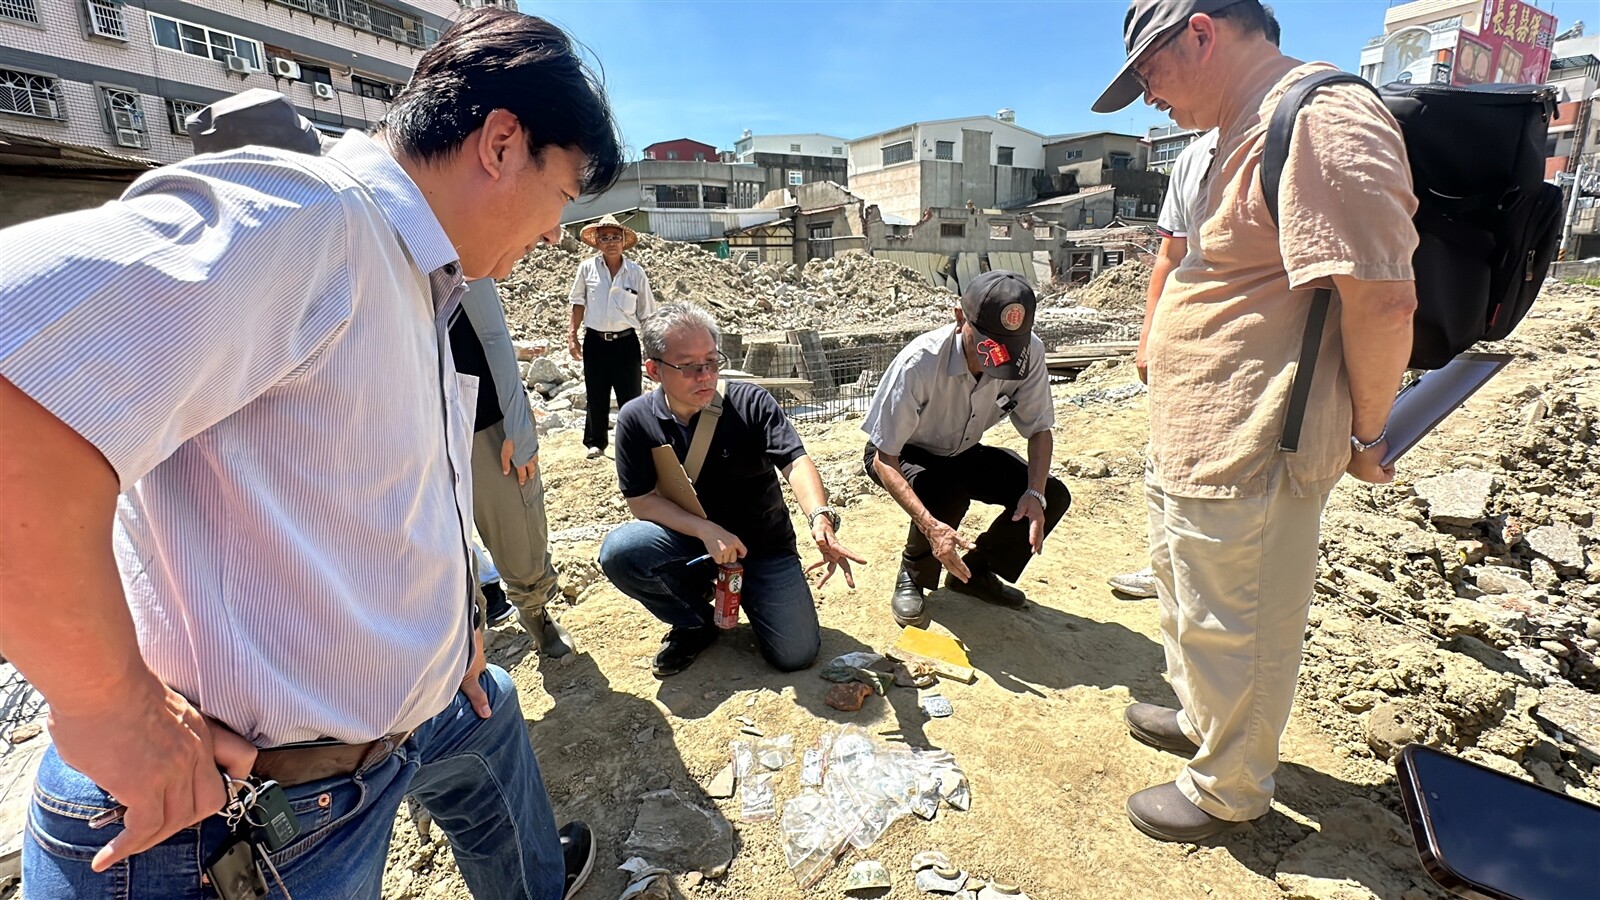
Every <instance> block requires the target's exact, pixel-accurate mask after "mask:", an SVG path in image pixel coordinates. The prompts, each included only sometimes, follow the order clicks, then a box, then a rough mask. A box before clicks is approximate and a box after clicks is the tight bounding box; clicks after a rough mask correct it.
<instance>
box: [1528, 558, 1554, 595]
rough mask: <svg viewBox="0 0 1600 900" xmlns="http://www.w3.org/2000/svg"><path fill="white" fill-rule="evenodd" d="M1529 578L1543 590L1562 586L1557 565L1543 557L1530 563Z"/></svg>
mask: <svg viewBox="0 0 1600 900" xmlns="http://www.w3.org/2000/svg"><path fill="white" fill-rule="evenodd" d="M1528 578H1529V580H1530V581H1532V582H1533V586H1534V587H1536V588H1538V589H1539V590H1541V591H1553V590H1555V589H1557V588H1559V587H1561V576H1560V575H1558V574H1556V567H1555V566H1552V565H1550V563H1548V562H1546V561H1545V560H1542V559H1536V560H1533V561H1532V562H1530V563H1528Z"/></svg>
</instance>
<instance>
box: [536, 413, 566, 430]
mask: <svg viewBox="0 0 1600 900" xmlns="http://www.w3.org/2000/svg"><path fill="white" fill-rule="evenodd" d="M533 426H534V430H535V431H537V432H539V433H540V434H549V433H550V432H552V431H558V430H560V429H562V428H565V427H567V420H566V419H563V418H561V416H560V415H558V414H556V413H553V412H547V413H545V414H544V415H542V416H539V415H535V416H534V419H533Z"/></svg>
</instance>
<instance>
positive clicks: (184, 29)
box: [150, 13, 266, 72]
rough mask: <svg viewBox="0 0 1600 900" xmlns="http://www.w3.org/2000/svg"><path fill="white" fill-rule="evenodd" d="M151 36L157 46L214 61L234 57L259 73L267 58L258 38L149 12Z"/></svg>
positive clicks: (224, 60) (222, 60)
mask: <svg viewBox="0 0 1600 900" xmlns="http://www.w3.org/2000/svg"><path fill="white" fill-rule="evenodd" d="M150 39H151V41H152V42H153V43H154V44H155V45H156V46H157V47H162V48H164V49H167V50H174V51H177V52H178V53H187V54H189V55H190V56H199V57H202V58H205V59H214V60H216V61H217V62H227V61H228V57H230V56H237V57H239V58H241V59H243V60H244V61H245V63H246V64H247V65H248V66H249V67H250V68H252V69H255V70H256V71H258V72H259V71H261V61H262V60H263V59H266V51H265V50H264V49H263V48H262V46H261V42H260V41H255V40H251V39H250V38H247V37H240V36H238V35H236V34H229V33H228V32H226V31H218V30H216V29H215V28H206V27H204V26H201V25H195V24H194V23H192V22H184V21H182V20H180V19H173V18H170V17H168V16H158V15H156V14H155V13H151V14H150Z"/></svg>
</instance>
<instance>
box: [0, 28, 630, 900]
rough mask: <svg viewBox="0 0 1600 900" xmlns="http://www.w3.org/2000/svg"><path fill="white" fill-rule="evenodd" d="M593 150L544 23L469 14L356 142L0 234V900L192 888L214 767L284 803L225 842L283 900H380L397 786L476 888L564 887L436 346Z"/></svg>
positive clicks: (467, 431)
mask: <svg viewBox="0 0 1600 900" xmlns="http://www.w3.org/2000/svg"><path fill="white" fill-rule="evenodd" d="M620 165H621V151H620V147H619V145H618V141H617V137H616V133H615V128H614V125H613V123H612V119H611V114H610V111H609V109H608V106H607V103H606V100H605V97H604V95H603V92H602V91H601V89H600V87H599V85H598V84H597V82H596V81H595V80H594V78H593V77H592V76H591V75H590V73H589V70H588V69H587V67H586V66H585V65H584V64H583V62H582V61H581V60H580V59H579V58H578V57H577V56H576V54H575V52H574V50H573V46H572V44H571V42H570V40H569V39H568V37H567V36H566V35H565V34H564V33H562V32H561V31H560V30H559V29H557V28H555V27H554V26H552V25H550V24H549V23H547V22H544V21H542V20H540V19H536V18H533V17H531V16H524V15H519V14H516V13H510V12H506V11H503V10H480V11H475V12H470V13H467V14H465V15H463V17H462V18H461V19H460V20H459V21H458V22H457V24H456V25H455V26H454V27H453V28H451V29H450V31H449V32H448V33H447V34H446V35H445V36H444V37H443V38H442V39H441V40H440V42H439V44H438V45H436V46H435V47H434V48H433V49H431V50H429V51H428V52H427V53H426V54H424V55H423V57H422V59H421V60H420V61H419V63H418V66H417V69H416V72H415V74H414V76H413V78H412V80H411V82H410V84H409V85H408V86H407V88H406V90H405V91H404V92H403V93H402V94H401V96H400V97H399V98H398V99H397V101H396V103H395V105H394V107H393V109H392V110H391V111H390V113H389V115H388V117H387V118H386V119H385V121H384V122H383V123H382V125H381V126H380V127H379V129H378V130H377V133H376V134H375V135H374V136H373V137H367V136H366V135H363V134H358V133H353V134H350V135H347V136H346V137H344V138H343V139H342V140H340V141H339V142H338V144H337V145H336V146H335V147H334V148H332V149H331V150H330V151H329V152H328V153H327V154H326V156H324V157H321V158H318V157H313V156H307V155H302V154H298V153H293V152H288V151H282V150H270V149H265V148H260V147H251V148H245V149H242V150H237V151H233V152H230V153H225V154H216V155H204V156H198V157H195V158H193V159H191V160H188V161H186V162H184V163H181V164H179V165H175V166H170V167H167V168H164V169H161V170H158V171H156V172H153V173H150V174H149V175H147V176H145V177H144V178H142V179H140V181H138V182H136V183H135V184H134V186H133V187H132V188H130V189H129V191H128V192H127V193H126V194H125V195H124V196H123V197H122V198H121V199H120V200H118V201H114V202H112V203H108V204H106V205H105V206H103V207H101V208H99V209H95V210H89V211H85V212H80V213H73V214H70V215H66V216H60V217H56V218H52V219H45V220H41V221H37V222H32V223H28V224H25V225H21V226H18V227H16V228H12V229H9V230H6V231H3V232H0V447H3V448H4V449H3V452H0V509H4V510H5V511H6V514H5V515H4V516H3V517H0V622H4V623H5V624H4V627H3V628H0V654H3V655H4V656H5V657H7V658H8V659H10V660H11V661H12V662H13V663H14V664H15V665H16V666H17V668H18V669H20V670H21V671H22V672H23V674H24V675H26V676H27V677H28V678H29V679H30V680H31V681H32V682H33V683H34V685H35V686H36V687H37V688H38V689H39V690H40V692H41V693H43V694H44V696H45V698H46V699H47V700H48V701H49V702H50V705H51V720H50V726H51V733H52V737H53V739H54V741H55V747H54V749H53V750H52V751H51V752H50V753H48V754H47V755H46V757H45V759H44V762H43V764H42V766H41V769H40V773H39V776H38V785H37V789H36V791H35V800H34V805H33V809H32V810H31V813H30V826H29V839H28V843H27V845H26V847H25V850H24V879H25V880H26V882H27V884H28V894H29V896H30V897H45V898H54V897H81V896H107V895H110V894H111V893H112V892H113V891H114V890H115V891H116V892H117V895H118V896H135V897H160V898H169V897H178V898H187V897H202V896H212V895H213V892H212V888H211V887H209V886H208V885H207V884H206V882H205V881H204V880H203V879H202V870H203V869H204V868H205V867H206V866H207V865H208V863H209V862H210V861H211V860H212V858H213V857H214V856H216V855H217V854H218V853H219V852H220V851H222V850H223V849H225V848H226V847H228V846H229V843H230V827H229V826H228V824H227V823H226V821H225V819H224V818H223V817H220V816H217V815H215V813H216V812H217V811H218V810H219V809H220V808H222V806H223V804H224V799H225V782H224V778H223V775H222V774H221V773H222V772H226V773H227V774H228V775H230V776H232V777H234V778H246V777H254V778H256V779H258V780H266V779H272V780H276V781H277V782H278V783H279V784H281V785H283V786H284V787H285V788H287V792H286V799H287V803H288V805H289V808H290V809H291V810H292V811H293V812H294V814H295V818H296V819H297V820H298V823H299V826H300V834H299V836H298V837H297V838H295V839H293V840H291V841H290V842H289V843H287V844H286V845H284V846H282V847H280V848H278V849H276V850H274V851H272V852H270V853H268V852H267V851H266V850H265V849H260V850H258V851H257V855H258V858H260V857H266V859H265V860H264V861H265V862H269V863H270V865H268V866H266V869H267V870H268V871H269V872H270V873H271V874H272V876H273V877H281V880H282V885H281V887H282V888H284V889H286V890H285V892H286V893H290V894H294V895H296V896H301V897H305V896H329V897H334V896H337V897H376V896H378V892H379V889H380V886H381V882H382V873H383V863H384V857H385V852H386V850H387V846H388V838H389V833H390V829H391V827H392V824H393V821H394V816H395V812H396V810H397V809H398V807H399V804H400V801H401V800H402V799H403V798H404V797H406V796H408V795H409V796H411V797H414V798H415V799H417V800H418V801H419V802H420V803H421V804H422V805H423V806H424V807H425V808H426V809H427V810H428V811H429V812H430V813H431V814H432V816H433V818H434V820H435V821H436V822H438V823H439V824H440V825H441V826H442V827H443V829H444V830H445V832H446V833H447V834H448V835H449V837H450V840H451V844H452V847H453V848H454V850H455V851H456V860H457V863H458V865H459V866H460V869H461V871H462V874H463V876H464V878H465V879H466V882H467V884H468V886H469V887H470V888H471V890H472V892H473V894H474V895H475V896H478V897H533V898H539V900H552V898H561V897H565V896H569V895H570V894H571V893H572V892H573V891H574V890H575V889H576V887H577V884H578V883H581V880H582V878H583V876H584V875H586V874H587V867H588V865H589V864H591V863H592V860H593V844H592V840H591V839H590V837H589V835H588V832H587V829H586V828H584V827H583V826H582V825H581V824H578V823H574V826H569V827H568V828H567V829H563V830H562V833H561V834H560V836H559V837H558V833H557V829H556V827H555V820H554V816H553V813H552V811H551V808H550V803H549V798H548V797H547V796H546V794H545V790H544V785H543V783H542V781H541V779H540V776H539V770H538V765H537V763H536V761H535V760H534V757H533V753H532V748H531V747H530V745H529V743H528V739H527V732H526V729H525V726H524V723H523V718H522V715H521V712H520V710H519V708H518V704H517V699H516V692H515V689H514V688H513V686H512V684H511V682H510V679H509V677H508V676H507V675H506V673H505V672H504V671H503V670H500V669H498V668H492V667H491V668H487V669H486V667H485V665H484V661H483V655H482V643H481V636H480V633H479V632H478V630H477V629H476V628H475V627H473V624H472V623H471V621H470V618H471V615H472V612H471V611H472V610H473V609H475V606H474V604H472V602H471V599H470V598H471V597H472V596H473V585H472V583H471V575H470V571H471V566H470V562H469V556H470V550H469V549H468V532H467V529H468V523H469V522H470V521H471V502H470V497H471V477H470V475H471V469H470V464H469V456H470V453H471V438H472V433H471V430H472V410H473V407H474V402H475V393H476V389H477V379H475V378H472V377H471V376H458V375H457V374H456V370H455V365H454V360H453V359H452V357H451V352H450V342H449V339H448V337H447V330H448V327H449V323H450V322H451V320H452V317H453V316H454V315H455V314H456V313H457V310H458V308H459V302H460V296H461V293H462V291H463V287H464V281H465V279H468V278H481V277H503V276H504V275H506V274H507V273H508V272H509V271H510V269H511V266H512V265H513V264H514V263H515V262H516V261H517V260H518V259H520V258H521V257H522V256H523V255H524V254H525V253H526V252H527V251H528V250H529V249H530V248H531V247H532V246H533V245H534V244H536V243H538V242H539V241H541V240H549V239H553V238H555V237H556V236H557V235H558V234H559V219H560V212H561V209H562V207H563V206H564V205H565V204H566V203H568V202H570V201H571V200H573V199H574V198H576V197H577V196H578V195H579V194H582V193H589V192H595V191H599V190H603V189H604V188H605V187H606V186H608V185H609V184H610V183H611V182H612V181H614V180H615V178H616V175H617V173H618V170H619V168H620ZM61 572H70V573H74V574H73V583H72V592H71V602H69V603H63V602H62V597H61V594H60V591H59V588H60V584H61V582H60V573H61ZM219 770H221V771H220V772H219ZM91 820H95V821H96V822H97V824H102V825H103V823H104V822H107V821H109V822H111V824H109V825H103V827H93V826H91V824H90V822H91ZM564 853H565V854H566V856H567V858H565V859H564V858H563V856H564ZM130 858H131V859H130Z"/></svg>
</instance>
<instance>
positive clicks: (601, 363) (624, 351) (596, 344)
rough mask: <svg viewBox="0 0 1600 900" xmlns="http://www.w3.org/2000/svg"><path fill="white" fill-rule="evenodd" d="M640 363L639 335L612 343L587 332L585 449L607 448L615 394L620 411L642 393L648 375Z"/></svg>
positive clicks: (600, 335) (584, 336)
mask: <svg viewBox="0 0 1600 900" xmlns="http://www.w3.org/2000/svg"><path fill="white" fill-rule="evenodd" d="M639 359H640V355H639V333H638V332H637V331H629V332H628V333H627V334H626V335H623V336H621V337H618V338H615V339H613V340H609V341H608V340H606V339H605V335H604V334H602V333H601V332H598V331H595V330H594V329H593V328H585V329H584V330H583V387H584V396H585V397H586V398H587V400H588V404H587V409H586V410H585V412H586V416H585V417H584V423H583V445H584V446H585V447H598V448H600V449H601V450H604V449H605V448H606V433H607V432H608V431H609V430H610V428H611V395H612V394H613V393H615V394H616V397H617V409H621V408H622V404H624V403H627V402H628V401H629V400H632V399H633V398H635V397H637V396H639V394H640V393H641V391H642V389H643V387H644V375H643V373H641V372H640V371H639Z"/></svg>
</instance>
